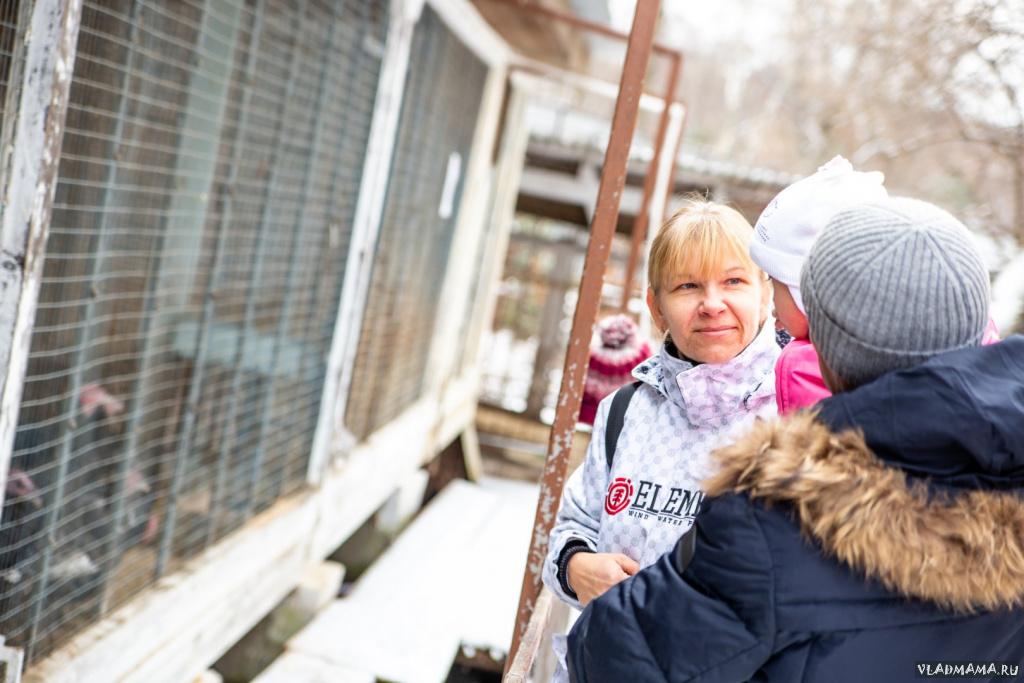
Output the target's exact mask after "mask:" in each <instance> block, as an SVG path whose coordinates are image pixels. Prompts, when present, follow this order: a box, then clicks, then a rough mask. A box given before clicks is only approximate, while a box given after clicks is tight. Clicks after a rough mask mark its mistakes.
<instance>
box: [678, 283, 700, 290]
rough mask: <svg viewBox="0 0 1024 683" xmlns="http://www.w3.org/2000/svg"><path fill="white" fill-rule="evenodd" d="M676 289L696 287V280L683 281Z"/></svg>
mask: <svg viewBox="0 0 1024 683" xmlns="http://www.w3.org/2000/svg"><path fill="white" fill-rule="evenodd" d="M676 289H697V283H696V282H684V283H683V284H681V285H679V286H678V287H676Z"/></svg>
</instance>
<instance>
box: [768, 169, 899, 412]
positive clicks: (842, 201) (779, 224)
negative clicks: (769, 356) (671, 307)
mask: <svg viewBox="0 0 1024 683" xmlns="http://www.w3.org/2000/svg"><path fill="white" fill-rule="evenodd" d="M884 180H885V177H884V176H883V175H882V174H881V173H879V172H877V171H875V172H870V173H863V172H860V171H854V170H853V166H852V165H851V164H850V162H849V161H847V160H846V159H844V158H843V157H841V156H837V157H835V158H834V159H832V160H831V161H829V162H828V163H827V164H825V165H824V166H822V167H821V168H819V169H818V171H817V172H816V173H815V174H814V175H811V176H808V177H806V178H804V179H802V180H799V181H797V182H795V183H793V184H792V185H790V186H789V187H787V188H786V189H784V190H783V191H782V192H780V193H779V194H778V195H776V197H775V198H774V199H773V200H772V201H771V203H769V204H768V206H767V208H765V210H764V211H763V212H762V213H761V216H760V218H758V219H757V225H756V226H755V228H754V232H755V235H754V239H753V241H752V242H751V244H750V257H751V258H752V259H753V261H754V263H756V264H757V265H758V266H760V267H761V269H762V270H764V271H765V272H766V273H768V275H769V276H770V277H771V279H772V286H773V288H774V295H775V318H776V325H777V326H781V327H783V328H785V330H786V332H788V333H789V334H790V336H792V337H793V341H791V342H790V343H789V344H787V345H786V347H785V348H784V349H783V350H782V355H781V356H779V360H778V362H777V364H776V366H775V400H776V402H777V404H778V408H779V414H780V415H781V414H785V413H788V412H791V411H793V410H798V409H800V408H806V407H807V406H810V405H814V404H815V403H817V402H818V401H820V400H821V399H823V398H825V397H827V396H829V390H828V388H827V387H826V386H825V382H824V381H823V380H822V378H821V370H820V369H819V368H818V354H817V352H816V351H815V350H814V346H812V345H811V342H810V340H809V339H808V336H807V314H806V312H805V309H804V304H803V298H802V297H801V295H800V269H801V268H802V267H803V264H804V261H805V260H806V258H807V254H808V253H810V251H811V245H813V244H814V241H815V239H816V238H817V237H818V233H820V232H821V231H822V229H824V227H825V226H826V225H827V224H828V222H829V219H831V218H832V216H834V215H835V214H836V213H838V212H839V211H842V210H843V209H845V208H847V207H849V206H853V205H855V204H863V203H870V202H876V201H880V200H882V199H885V198H886V197H887V196H888V193H887V192H886V190H885V187H884V185H883V182H884Z"/></svg>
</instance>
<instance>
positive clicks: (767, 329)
mask: <svg viewBox="0 0 1024 683" xmlns="http://www.w3.org/2000/svg"><path fill="white" fill-rule="evenodd" d="M752 236H753V231H752V228H751V227H750V224H749V223H748V222H747V221H746V220H745V219H744V218H743V217H742V216H741V215H740V214H739V213H738V212H737V211H736V210H734V209H732V208H729V207H727V206H724V205H722V204H717V203H714V202H709V201H703V200H690V201H687V202H686V204H685V205H684V206H683V207H682V208H681V209H679V210H678V211H677V212H676V213H675V214H674V215H673V216H672V217H671V218H669V219H668V220H667V221H665V223H664V225H662V227H661V229H660V230H659V231H658V234H657V235H656V236H655V239H654V242H653V244H652V247H651V254H650V258H649V267H648V281H649V287H648V290H647V305H648V308H649V310H650V313H651V316H652V318H653V319H654V323H655V324H656V325H657V327H658V328H659V329H660V330H661V331H662V332H663V333H664V335H665V336H664V343H663V344H662V347H661V349H660V350H659V351H658V352H657V353H656V354H655V355H653V356H652V357H650V358H648V359H647V360H645V361H644V362H642V363H640V365H638V366H637V367H636V368H635V369H634V370H633V377H634V378H635V379H636V383H634V384H633V385H627V386H626V387H623V388H622V389H619V390H618V391H617V392H615V393H614V394H612V395H610V396H608V397H607V398H605V399H604V400H603V401H602V402H601V404H600V405H599V407H598V410H597V415H596V418H595V421H594V429H593V433H592V436H591V441H590V446H589V448H588V451H587V456H586V459H585V460H584V462H583V464H582V465H581V467H580V468H579V469H578V470H577V471H576V472H574V473H573V475H572V476H571V477H570V478H569V481H568V482H567V484H566V487H565V491H564V492H563V495H562V501H561V505H560V507H559V511H558V516H557V519H556V522H555V525H554V528H553V529H552V531H551V536H550V539H549V550H548V555H547V558H546V560H545V562H544V567H543V578H544V582H545V583H546V584H547V585H548V587H549V588H550V589H551V590H552V591H554V593H555V594H556V595H558V597H559V598H561V599H562V600H564V601H565V602H568V603H569V604H570V605H573V606H575V607H578V608H581V607H582V606H584V605H586V604H587V603H588V602H590V601H591V600H593V599H594V598H596V597H598V596H600V595H601V594H602V593H604V592H605V591H606V590H608V589H609V588H610V587H612V586H614V585H615V584H617V583H619V582H620V581H622V580H624V579H626V578H627V577H629V576H631V575H633V574H635V573H636V572H637V571H639V570H640V569H641V568H643V567H645V566H647V565H649V564H651V563H653V562H654V561H655V560H656V559H658V558H659V557H660V556H661V555H662V554H664V553H665V552H667V551H669V550H671V549H672V548H673V546H674V545H675V544H676V541H677V540H678V539H679V538H680V537H681V536H682V535H683V534H684V533H685V532H686V531H687V530H689V529H690V527H691V526H693V522H694V518H695V517H696V516H697V514H698V513H699V512H700V507H701V501H702V499H703V495H704V494H703V492H702V491H701V488H700V482H701V481H702V480H703V479H705V478H707V477H708V476H709V475H710V474H712V471H711V462H710V459H709V456H710V453H711V451H712V450H713V449H714V448H715V447H716V446H718V445H721V444H724V443H727V442H728V441H729V440H730V438H731V437H734V436H736V435H737V434H738V433H742V432H743V431H744V430H745V429H746V428H748V427H749V426H750V425H751V423H752V422H753V421H754V419H755V418H757V417H769V416H774V415H775V412H776V408H775V381H774V375H773V368H774V366H775V361H776V359H777V358H778V354H779V348H778V345H777V344H776V343H775V331H774V324H765V323H766V320H767V318H768V312H769V305H770V299H771V288H770V286H769V284H768V280H767V277H766V276H765V274H764V273H763V272H762V271H761V270H760V269H759V268H758V267H757V266H756V265H755V264H754V263H753V261H751V259H750V256H749V249H748V248H749V244H750V240H751V238H752ZM624 392H625V393H624ZM616 397H618V400H617V399H616ZM609 432H610V433H609ZM563 648H564V640H557V639H556V647H555V649H556V652H558V654H559V655H560V658H561V655H562V654H563V653H564V649H563ZM563 674H564V669H563V670H562V671H560V672H559V675H556V679H558V678H562V679H563V680H564V677H563Z"/></svg>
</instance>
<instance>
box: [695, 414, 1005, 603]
mask: <svg viewBox="0 0 1024 683" xmlns="http://www.w3.org/2000/svg"><path fill="white" fill-rule="evenodd" d="M715 457H716V458H717V459H718V461H719V463H720V466H721V470H720V471H719V472H718V474H716V475H715V476H714V477H712V478H711V479H710V480H708V481H707V482H705V488H706V491H707V493H708V495H720V494H723V493H728V492H743V493H746V494H747V495H749V496H750V497H751V498H759V499H762V500H764V501H765V502H766V503H769V504H770V503H783V504H787V505H791V506H792V509H793V511H794V514H795V515H796V517H797V520H798V521H799V523H800V527H801V529H802V530H803V533H804V534H805V535H806V536H808V537H810V538H813V539H815V540H817V541H818V542H820V543H821V545H822V547H823V548H824V550H825V552H826V553H827V554H829V555H831V556H833V557H835V558H837V559H838V560H839V561H840V562H842V563H844V564H846V565H848V566H849V567H851V568H853V569H855V570H857V571H859V572H861V573H862V574H863V575H865V576H867V577H870V578H873V579H877V580H878V581H880V582H882V584H883V585H885V586H886V588H888V589H889V590H891V591H894V592H897V593H900V594H902V595H905V596H908V597H913V598H919V599H922V600H928V601H930V602H933V603H936V604H938V605H940V606H942V607H944V608H947V609H953V610H956V611H961V612H972V611H975V610H995V609H1000V608H1009V607H1015V606H1020V605H1021V604H1022V603H1024V501H1022V500H1021V499H1020V498H1019V497H1017V496H1016V495H1014V494H1012V493H1004V492H996V491H980V490H972V491H965V492H962V493H955V494H949V495H935V494H934V493H933V494H932V495H931V497H930V499H929V491H928V487H927V486H926V485H925V484H924V483H923V482H920V481H916V482H912V483H908V482H909V480H908V478H907V477H906V476H905V475H904V473H903V472H902V471H900V470H899V469H897V468H894V467H890V466H888V465H886V464H885V463H884V462H882V460H880V459H879V458H878V457H877V456H875V455H874V454H873V453H872V452H871V451H870V450H869V448H868V446H867V444H866V443H865V442H864V437H863V435H862V434H860V433H859V432H856V431H846V432H843V433H841V434H833V433H832V432H831V431H829V429H828V428H827V427H825V426H824V425H822V424H821V423H820V422H817V421H816V420H815V419H814V415H813V414H810V413H797V414H795V415H793V416H791V417H789V418H786V419H783V420H778V421H773V422H764V423H760V424H758V425H757V426H756V427H755V428H754V429H753V430H752V431H751V432H750V433H749V434H748V435H747V436H745V437H743V438H742V439H740V440H739V441H738V442H736V443H735V444H733V445H732V446H729V447H727V448H723V449H721V450H719V451H717V452H716V453H715Z"/></svg>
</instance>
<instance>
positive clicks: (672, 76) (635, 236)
mask: <svg viewBox="0 0 1024 683" xmlns="http://www.w3.org/2000/svg"><path fill="white" fill-rule="evenodd" d="M670 56H671V59H672V61H671V64H670V66H669V70H668V83H667V84H666V86H665V98H664V101H665V108H664V109H662V110H661V116H660V117H659V119H658V132H657V134H656V135H655V138H654V153H653V154H652V155H651V161H650V163H649V164H648V165H647V175H646V176H645V177H644V192H643V198H642V199H641V200H640V210H639V211H638V212H637V214H636V218H634V219H633V233H632V239H631V240H630V245H629V259H628V260H627V261H626V275H625V277H624V278H623V280H622V304H621V309H622V312H623V313H625V312H626V311H627V308H628V307H629V300H630V298H631V295H632V293H633V281H634V280H635V279H636V269H637V264H638V263H639V262H640V250H641V249H643V246H644V242H645V241H646V240H647V226H648V223H649V222H650V215H651V195H652V194H654V185H655V183H656V181H657V176H658V166H659V165H660V164H661V152H662V148H663V147H664V146H665V135H666V134H667V133H668V122H669V118H671V116H670V113H671V109H672V104H673V103H674V102H675V101H676V87H677V86H678V85H679V75H680V73H681V72H682V69H683V58H682V56H681V55H680V54H679V53H673V54H672V55H670ZM682 139H683V136H682V132H680V134H679V140H682ZM678 156H679V147H678V145H676V146H675V154H674V155H673V157H672V165H671V167H670V170H669V183H668V190H667V191H666V196H665V203H666V205H667V204H668V197H671V196H672V185H673V182H672V179H673V178H674V177H675V163H676V158H677V157H678Z"/></svg>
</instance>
